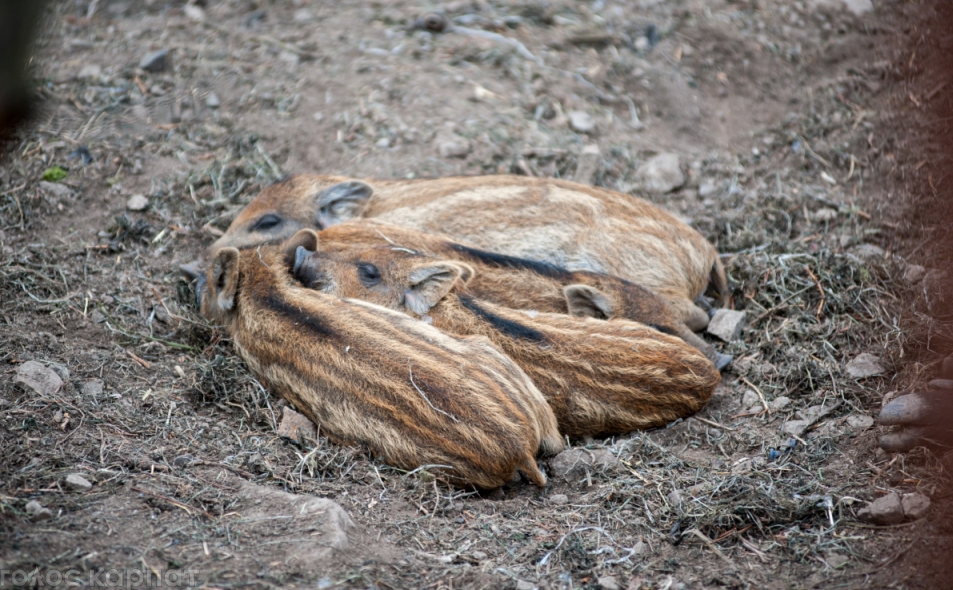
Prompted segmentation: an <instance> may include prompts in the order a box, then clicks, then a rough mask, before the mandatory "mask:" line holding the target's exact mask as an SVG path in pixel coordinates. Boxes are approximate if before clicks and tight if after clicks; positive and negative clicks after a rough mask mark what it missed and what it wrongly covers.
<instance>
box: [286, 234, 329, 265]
mask: <svg viewBox="0 0 953 590" xmlns="http://www.w3.org/2000/svg"><path fill="white" fill-rule="evenodd" d="M319 241H320V240H319V238H318V233H317V232H316V231H314V230H313V229H302V230H300V231H298V233H296V234H295V235H293V236H291V237H290V238H288V239H287V240H286V241H285V242H284V243H283V244H282V245H281V252H282V254H283V255H284V260H285V264H286V265H287V266H288V268H291V267H292V266H294V265H296V262H297V258H298V248H304V249H305V250H309V251H311V252H315V251H317V249H318V242H319Z"/></svg>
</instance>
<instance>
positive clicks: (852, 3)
mask: <svg viewBox="0 0 953 590" xmlns="http://www.w3.org/2000/svg"><path fill="white" fill-rule="evenodd" d="M811 4H812V5H813V7H814V8H817V7H819V6H826V7H828V8H845V9H847V10H848V11H850V12H851V13H853V14H854V15H855V16H863V15H865V14H867V13H868V12H870V11H871V10H873V9H874V5H873V2H871V0H812V2H811Z"/></svg>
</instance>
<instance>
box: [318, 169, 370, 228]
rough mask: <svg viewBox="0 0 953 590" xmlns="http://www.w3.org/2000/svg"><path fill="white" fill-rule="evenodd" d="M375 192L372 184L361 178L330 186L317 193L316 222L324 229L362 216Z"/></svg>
mask: <svg viewBox="0 0 953 590" xmlns="http://www.w3.org/2000/svg"><path fill="white" fill-rule="evenodd" d="M373 194H374V189H373V188H372V187H371V185H369V184H367V183H366V182H361V181H360V180H349V181H347V182H339V183H338V184H335V185H332V186H329V187H328V188H326V189H324V190H323V191H321V192H320V193H318V195H317V206H318V207H317V208H318V211H317V216H316V219H315V223H316V224H317V226H318V227H319V228H321V229H324V228H327V227H330V226H332V225H336V224H338V223H341V222H342V221H347V220H349V219H355V218H357V217H360V216H361V214H362V213H363V212H364V207H365V206H366V205H367V201H368V199H370V198H371V195H373Z"/></svg>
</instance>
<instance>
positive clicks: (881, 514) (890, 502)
mask: <svg viewBox="0 0 953 590" xmlns="http://www.w3.org/2000/svg"><path fill="white" fill-rule="evenodd" d="M857 516H858V518H860V519H861V520H864V521H867V522H870V523H873V524H879V525H891V524H900V523H901V522H903V505H902V504H901V502H900V495H899V494H897V493H896V492H890V493H889V494H887V495H886V496H884V497H882V498H878V499H877V500H874V501H873V502H871V503H870V504H867V505H866V506H864V507H863V508H861V509H860V510H859V511H858V512H857Z"/></svg>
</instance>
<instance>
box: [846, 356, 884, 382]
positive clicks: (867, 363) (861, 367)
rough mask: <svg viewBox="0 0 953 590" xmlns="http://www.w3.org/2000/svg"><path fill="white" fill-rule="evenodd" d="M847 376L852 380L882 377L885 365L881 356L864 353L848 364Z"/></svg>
mask: <svg viewBox="0 0 953 590" xmlns="http://www.w3.org/2000/svg"><path fill="white" fill-rule="evenodd" d="M846 368H847V375H848V376H849V377H850V378H851V379H864V378H867V377H873V376H875V375H881V374H882V373H883V372H884V367H883V364H881V360H880V357H879V356H875V355H872V354H870V353H867V352H862V353H860V354H858V355H857V356H856V357H854V360H852V361H850V362H849V363H847V367H846Z"/></svg>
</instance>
